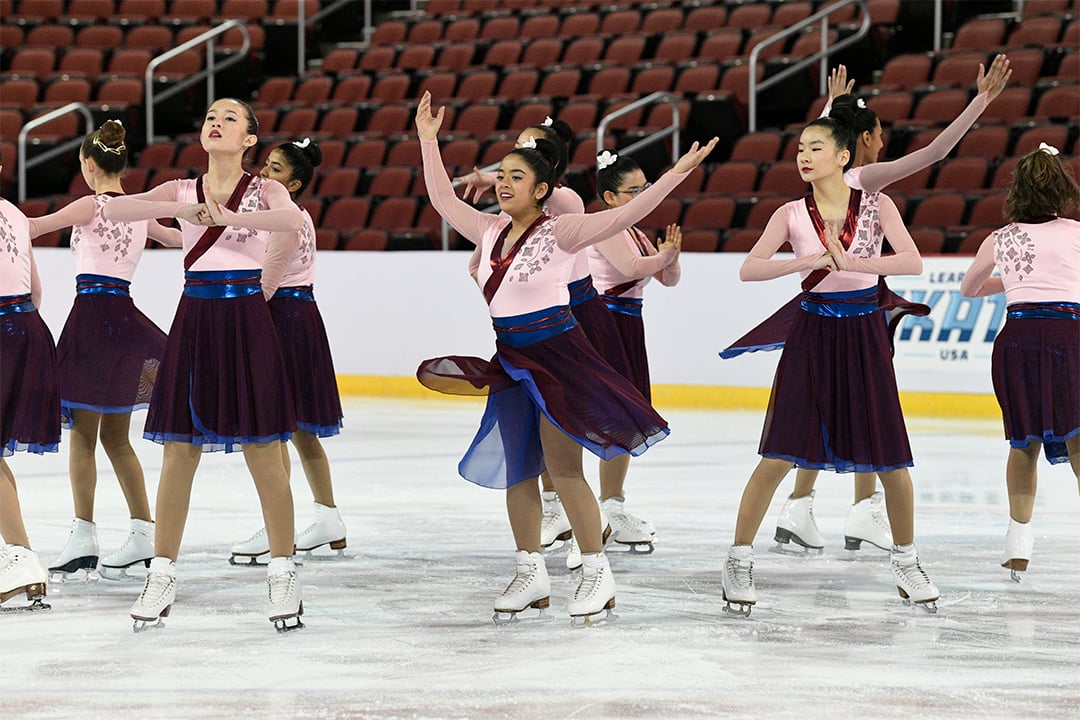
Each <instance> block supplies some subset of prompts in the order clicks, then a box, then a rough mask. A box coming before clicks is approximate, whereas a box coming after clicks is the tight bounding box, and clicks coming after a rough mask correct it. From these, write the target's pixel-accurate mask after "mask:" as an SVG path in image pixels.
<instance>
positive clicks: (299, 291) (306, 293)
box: [274, 285, 315, 302]
mask: <svg viewBox="0 0 1080 720" xmlns="http://www.w3.org/2000/svg"><path fill="white" fill-rule="evenodd" d="M274 297H275V298H292V299H294V300H307V301H308V302H315V292H314V287H313V286H312V285H295V286H293V287H283V288H278V289H277V292H275V293H274Z"/></svg>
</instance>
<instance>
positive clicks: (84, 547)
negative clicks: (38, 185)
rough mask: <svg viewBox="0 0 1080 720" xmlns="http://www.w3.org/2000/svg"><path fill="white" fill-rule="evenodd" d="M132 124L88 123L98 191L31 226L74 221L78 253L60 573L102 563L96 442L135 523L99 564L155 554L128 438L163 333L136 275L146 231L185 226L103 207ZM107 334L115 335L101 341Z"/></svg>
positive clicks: (67, 378)
mask: <svg viewBox="0 0 1080 720" xmlns="http://www.w3.org/2000/svg"><path fill="white" fill-rule="evenodd" d="M125 139H126V132H125V130H124V126H123V125H121V124H120V122H119V121H118V120H107V121H106V122H105V123H104V124H102V126H101V127H100V128H98V129H97V130H94V131H93V132H91V133H89V134H88V135H87V136H86V137H85V138H84V139H83V143H82V147H81V148H80V150H79V166H80V168H81V170H82V176H83V179H84V180H85V181H86V184H87V185H88V186H89V187H90V189H91V190H93V194H92V195H86V196H84V197H81V198H79V199H78V200H75V201H73V202H71V203H69V204H68V205H67V206H65V207H64V208H62V209H61V210H57V211H56V212H54V213H51V214H49V215H45V216H43V217H39V218H31V219H30V235H31V237H37V236H39V235H42V234H45V233H49V232H53V231H54V230H58V229H60V228H63V227H70V228H71V229H72V230H71V252H72V254H74V256H75V271H76V276H75V285H76V290H75V292H76V295H75V304H74V305H73V306H72V308H71V312H70V313H69V314H68V318H67V322H66V323H65V324H64V329H63V331H62V332H61V333H60V341H59V343H57V348H56V354H57V360H58V362H59V367H60V410H61V414H62V416H61V421H62V424H63V426H64V427H66V428H68V429H69V430H71V436H70V437H69V439H68V442H69V445H68V453H69V455H68V469H69V473H70V476H71V494H72V497H73V499H74V504H75V521H74V523H73V524H72V529H71V534H70V535H69V536H68V540H67V544H66V545H65V546H64V549H63V550H62V551H61V552H60V555H59V556H58V557H57V558H56V559H55V560H54V561H53V562H52V565H51V566H50V567H49V572H50V573H52V574H53V575H55V576H58V577H59V578H61V579H63V578H65V577H70V576H72V575H73V574H75V573H77V572H78V571H79V570H83V571H84V572H85V573H87V574H89V573H90V572H91V571H93V570H95V569H96V568H97V565H98V539H97V526H96V524H95V523H94V495H95V491H96V489H97V463H96V459H95V455H96V450H97V442H98V438H99V436H100V438H101V445H102V447H103V448H104V449H105V454H106V455H107V456H108V458H109V463H110V464H111V465H112V468H113V472H114V473H115V474H116V478H117V480H118V481H119V482H120V489H121V490H122V491H123V493H124V499H125V500H126V501H127V506H128V514H129V516H130V518H131V531H130V532H129V533H128V537H127V539H126V540H125V541H124V543H123V545H121V546H120V549H119V550H117V551H116V552H115V553H112V554H111V555H109V556H108V557H106V558H105V559H104V560H102V561H101V567H102V574H103V575H104V576H105V577H110V574H109V573H110V571H112V572H115V573H116V574H117V575H121V574H123V573H122V571H123V569H124V568H127V567H130V566H132V565H136V564H138V563H143V564H147V565H148V564H149V563H150V560H151V559H152V558H153V557H154V523H153V521H152V519H151V516H150V502H149V500H148V499H147V497H146V481H145V479H144V477H143V470H142V465H141V464H140V463H139V458H138V456H137V455H136V454H135V450H134V449H133V448H132V447H131V442H130V440H129V437H128V436H129V428H130V426H131V413H132V411H134V410H143V409H146V407H147V406H148V405H149V403H150V393H151V391H152V390H153V387H154V382H155V380H156V379H157V371H158V366H159V365H160V364H161V359H162V357H163V356H164V354H165V333H164V332H162V330H161V329H160V328H159V327H157V325H155V324H154V323H153V322H151V321H150V319H149V318H147V317H146V316H145V315H143V314H142V312H140V311H139V309H138V308H137V307H135V303H134V302H133V301H132V299H131V294H130V285H131V279H132V277H133V276H134V274H135V268H136V267H137V266H138V264H139V260H140V258H141V257H142V253H143V248H144V247H145V246H146V238H147V237H150V238H152V239H154V240H156V241H158V242H160V243H161V244H163V245H166V246H169V247H180V244H181V242H182V240H181V238H180V231H179V230H175V229H173V228H166V227H163V226H162V225H161V224H159V223H158V222H157V220H149V221H145V220H143V221H137V222H131V223H122V222H111V221H108V220H105V219H104V218H103V217H102V212H103V211H104V208H105V206H106V205H107V204H108V203H109V202H110V201H111V199H112V198H114V197H117V196H119V195H123V194H124V188H123V185H122V184H121V178H122V176H123V174H124V171H125V170H126V169H127V163H128V152H127V145H126V141H125ZM103 338H108V342H102V339H103Z"/></svg>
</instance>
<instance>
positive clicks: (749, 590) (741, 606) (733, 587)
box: [721, 545, 757, 617]
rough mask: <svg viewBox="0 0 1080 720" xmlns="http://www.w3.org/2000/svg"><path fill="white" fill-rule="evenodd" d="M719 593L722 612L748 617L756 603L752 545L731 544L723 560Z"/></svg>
mask: <svg viewBox="0 0 1080 720" xmlns="http://www.w3.org/2000/svg"><path fill="white" fill-rule="evenodd" d="M721 593H722V596H723V598H724V602H725V603H726V604H725V605H724V612H726V613H731V614H732V615H737V616H739V617H750V612H751V611H752V610H753V609H754V605H756V604H757V590H756V589H755V588H754V546H753V545H732V546H731V549H730V550H728V556H727V559H726V560H725V561H724V574H723V576H722V577H721Z"/></svg>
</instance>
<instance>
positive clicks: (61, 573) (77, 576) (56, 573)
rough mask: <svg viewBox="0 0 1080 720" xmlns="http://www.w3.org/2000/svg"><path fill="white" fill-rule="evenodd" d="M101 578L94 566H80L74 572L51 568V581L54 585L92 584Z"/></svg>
mask: <svg viewBox="0 0 1080 720" xmlns="http://www.w3.org/2000/svg"><path fill="white" fill-rule="evenodd" d="M100 579H101V575H100V574H99V573H98V571H97V570H95V569H94V568H80V569H78V570H75V571H73V572H67V571H66V570H50V571H49V582H51V583H52V584H54V585H67V584H68V583H73V584H79V583H81V584H84V585H86V584H90V583H96V582H97V581H98V580H100Z"/></svg>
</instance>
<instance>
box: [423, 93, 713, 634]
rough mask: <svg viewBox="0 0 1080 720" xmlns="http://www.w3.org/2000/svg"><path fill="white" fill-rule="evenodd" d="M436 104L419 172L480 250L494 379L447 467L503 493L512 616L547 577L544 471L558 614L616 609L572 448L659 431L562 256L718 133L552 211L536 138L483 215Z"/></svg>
mask: <svg viewBox="0 0 1080 720" xmlns="http://www.w3.org/2000/svg"><path fill="white" fill-rule="evenodd" d="M443 115H444V109H440V110H439V111H438V113H437V114H433V113H432V109H431V96H430V94H429V93H424V95H423V97H422V98H421V99H420V102H419V104H418V107H417V111H416V126H417V130H418V134H419V136H420V142H421V150H422V153H423V160H424V176H425V180H426V182H427V187H428V190H429V192H430V193H431V200H432V203H433V204H434V205H435V208H436V210H438V212H439V214H440V215H442V216H443V218H445V219H446V220H447V222H449V223H450V224H451V225H452V226H453V227H454V229H455V230H457V231H458V232H459V233H460V234H461V235H462V236H463V237H465V238H467V239H469V240H470V241H471V242H473V243H476V244H477V245H479V246H480V247H481V248H482V252H483V255H482V257H483V258H484V262H482V263H481V264H480V268H479V274H478V278H477V280H478V282H479V283H480V285H481V287H482V288H483V291H484V296H485V299H486V300H487V302H488V308H489V311H490V314H491V317H492V323H493V325H494V327H495V331H496V336H497V343H496V348H497V354H496V356H495V359H494V360H493V361H492V362H491V363H490V368H488V378H487V383H492V382H497V383H499V385H498V386H496V387H492V388H491V392H490V393H489V394H488V407H487V410H486V411H485V418H484V420H483V421H482V423H481V430H480V432H479V433H478V435H477V437H476V439H475V440H474V441H473V445H472V447H471V448H470V450H469V452H468V453H467V454H466V456H465V458H464V459H463V460H462V462H461V464H460V465H459V470H460V472H461V473H462V475H463V476H464V477H465V478H466V479H468V480H470V481H472V482H476V483H478V484H482V485H485V486H487V487H493V488H503V489H506V490H507V496H506V502H507V510H508V514H509V516H510V524H511V529H512V530H513V533H514V538H515V543H516V544H517V547H518V553H517V561H518V574H517V576H516V577H515V579H514V582H512V583H511V585H510V586H509V587H508V588H507V592H506V593H504V596H503V598H501V599H500V600H499V601H497V603H496V610H497V611H505V612H507V613H511V614H512V613H515V612H517V611H520V610H524V609H525V608H528V607H546V606H547V603H548V594H549V588H550V583H549V581H548V579H547V571H546V568H545V567H544V563H543V560H542V559H541V558H540V555H539V539H540V523H541V517H542V511H541V503H540V493H539V489H538V486H537V483H536V478H537V476H538V475H539V474H540V472H542V471H544V470H545V469H546V470H547V472H548V473H550V475H551V478H552V480H553V482H554V485H555V488H556V490H557V492H558V493H559V496H560V497H561V498H562V500H563V504H564V507H565V508H566V512H567V515H568V517H569V519H570V524H571V526H572V527H573V530H574V534H575V535H576V536H577V539H578V543H579V545H580V548H581V552H582V567H583V571H582V581H581V584H580V585H579V587H578V590H577V592H576V593H575V596H574V599H573V600H572V601H571V603H570V608H569V609H570V614H571V616H572V617H576V618H582V619H585V620H587V619H588V618H589V617H590V616H592V615H596V614H598V613H601V612H603V611H604V610H605V609H610V608H611V607H613V606H614V597H615V587H614V580H613V578H612V577H611V569H610V566H609V564H608V561H607V558H606V557H605V556H604V553H603V550H602V540H601V527H600V516H599V510H598V507H597V503H596V498H595V497H593V495H592V492H591V491H590V490H589V486H588V484H587V483H586V482H585V478H584V475H583V473H582V466H581V448H582V447H583V446H584V447H587V448H588V449H589V450H590V451H592V452H593V453H595V454H596V455H598V456H600V457H602V458H604V459H610V458H611V457H614V456H615V455H618V454H622V453H627V452H629V453H632V454H640V453H642V452H644V451H645V450H646V449H647V448H648V447H649V446H650V445H652V444H655V443H656V442H658V441H659V440H660V439H662V438H663V437H664V436H665V435H666V434H667V432H668V430H667V423H666V422H664V420H663V419H662V418H661V417H660V416H659V415H657V414H656V412H655V411H654V410H653V409H652V407H651V406H650V405H649V404H648V402H647V401H646V400H645V399H644V398H643V397H642V396H641V393H640V392H638V390H637V389H636V388H634V387H633V386H632V385H631V384H630V383H629V381H627V380H626V379H625V378H624V377H623V376H621V375H619V374H618V373H617V372H616V371H614V370H613V369H612V368H611V366H610V365H608V364H607V363H606V362H604V360H603V359H601V357H600V356H599V355H598V354H597V352H596V350H595V349H594V348H593V347H592V345H590V344H589V342H588V341H587V339H586V338H585V336H584V333H583V332H582V331H581V329H580V328H579V327H578V325H577V323H576V321H575V320H574V318H573V315H571V313H570V311H569V300H570V298H569V292H568V289H567V285H568V283H569V281H570V275H571V272H572V269H573V264H574V257H573V253H575V252H577V251H578V250H581V249H583V248H584V247H586V246H588V245H590V244H593V243H596V242H600V241H602V240H604V239H605V238H607V237H610V236H611V235H614V234H616V233H619V232H621V231H622V230H624V229H626V228H628V227H630V226H631V225H632V224H633V223H635V222H637V221H638V220H640V219H641V218H642V217H644V216H645V215H646V214H647V213H648V212H649V211H650V210H651V209H652V208H654V207H655V206H656V205H657V204H658V203H659V201H660V200H661V199H663V198H664V197H665V196H666V195H667V194H668V193H669V192H671V190H672V189H674V187H675V186H676V185H678V184H679V182H681V181H682V180H683V179H684V178H685V177H686V174H687V173H688V172H689V171H690V170H692V169H693V168H694V167H696V166H697V165H699V164H700V163H701V161H702V160H703V159H704V158H705V157H706V156H707V155H708V153H709V152H711V151H712V149H713V147H714V146H715V144H716V142H717V140H716V139H715V138H714V139H713V140H712V141H710V142H709V143H708V144H707V145H705V146H704V147H699V146H698V145H697V144H696V143H695V144H694V146H693V147H692V148H691V150H690V152H688V153H687V154H686V155H684V156H683V157H682V158H680V160H679V162H678V163H676V165H675V167H674V168H673V169H672V171H671V172H669V173H667V174H666V175H664V176H663V177H662V178H661V179H660V180H659V181H658V182H657V183H656V185H654V186H653V187H652V188H650V189H649V190H647V191H645V192H643V193H641V194H640V195H639V196H638V197H637V198H635V200H634V201H633V202H631V203H629V204H627V205H626V206H624V207H622V208H618V209H615V210H608V211H604V212H602V213H595V214H591V215H583V214H564V215H560V216H558V217H555V218H552V217H551V216H548V215H545V214H544V212H543V210H542V208H543V203H544V202H545V200H546V199H547V197H548V196H549V195H550V193H551V190H552V188H553V186H554V182H553V181H554V169H555V164H556V160H557V148H554V147H552V146H551V145H550V144H549V143H548V142H547V141H545V140H543V139H541V140H537V141H536V147H535V148H521V149H516V150H513V151H511V152H510V153H509V154H508V155H507V156H506V157H505V158H503V160H502V162H501V164H500V168H499V173H498V176H499V180H498V183H497V185H496V194H497V196H498V199H499V205H500V208H501V210H502V214H500V215H489V214H485V213H482V212H480V211H478V210H476V209H474V208H472V207H471V206H470V205H468V204H467V203H465V202H463V201H462V200H460V199H458V198H457V197H456V196H455V195H454V191H453V187H452V185H451V183H450V178H449V177H447V175H446V172H445V170H444V169H443V165H442V160H441V158H440V156H439V148H438V132H439V128H440V126H441V125H442V120H443ZM465 365H470V368H465V367H464V366H465ZM477 365H486V364H482V363H473V362H472V361H471V360H469V359H460V358H458V359H446V360H441V361H432V362H431V363H425V364H424V366H421V368H420V371H419V372H418V374H419V375H420V376H421V377H422V378H423V377H425V376H427V375H435V376H440V375H441V376H444V377H461V376H468V375H472V376H473V377H475V376H478V375H481V374H482V373H483V370H484V368H478V367H477ZM454 366H456V367H454ZM500 375H501V380H500V379H499V378H500ZM473 384H474V387H476V388H479V387H483V384H479V383H478V382H477V381H476V380H474V381H473ZM500 428H507V431H506V432H503V431H501V430H500ZM513 601H520V602H517V603H516V604H515V602H513Z"/></svg>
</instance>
